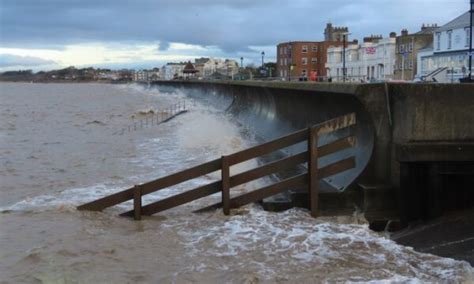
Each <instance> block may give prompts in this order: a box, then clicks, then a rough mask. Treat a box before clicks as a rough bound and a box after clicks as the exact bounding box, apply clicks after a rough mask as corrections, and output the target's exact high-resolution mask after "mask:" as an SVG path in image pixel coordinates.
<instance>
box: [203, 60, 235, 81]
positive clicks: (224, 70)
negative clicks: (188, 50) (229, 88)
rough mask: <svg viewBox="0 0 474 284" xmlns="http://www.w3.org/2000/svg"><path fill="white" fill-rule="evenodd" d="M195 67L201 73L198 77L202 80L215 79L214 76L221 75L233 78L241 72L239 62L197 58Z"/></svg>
mask: <svg viewBox="0 0 474 284" xmlns="http://www.w3.org/2000/svg"><path fill="white" fill-rule="evenodd" d="M194 66H195V67H196V69H197V70H198V71H199V73H198V75H197V76H198V77H199V78H202V79H206V78H210V77H213V74H214V75H215V73H217V74H221V75H224V76H228V77H232V76H233V75H234V74H237V73H238V72H239V65H238V64H237V61H235V60H232V59H220V58H206V57H201V58H196V59H195V63H194Z"/></svg>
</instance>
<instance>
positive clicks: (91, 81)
mask: <svg viewBox="0 0 474 284" xmlns="http://www.w3.org/2000/svg"><path fill="white" fill-rule="evenodd" d="M0 83H42V84H48V83H76V84H77V83H79V84H88V83H99V84H130V83H133V81H112V80H98V81H96V80H77V81H74V80H1V79H0Z"/></svg>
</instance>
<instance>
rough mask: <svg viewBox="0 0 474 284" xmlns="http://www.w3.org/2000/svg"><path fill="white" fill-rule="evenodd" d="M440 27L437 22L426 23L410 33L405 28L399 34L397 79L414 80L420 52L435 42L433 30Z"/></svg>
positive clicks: (396, 60)
mask: <svg viewBox="0 0 474 284" xmlns="http://www.w3.org/2000/svg"><path fill="white" fill-rule="evenodd" d="M437 28H438V26H437V25H436V24H434V25H425V24H423V26H422V27H421V30H420V31H418V32H416V33H414V34H409V33H408V30H406V29H403V30H402V32H401V35H400V36H397V42H396V59H395V74H394V79H395V80H405V81H412V80H414V79H415V77H416V74H417V71H418V63H417V57H418V52H419V51H420V50H422V49H424V48H427V47H429V46H430V45H432V44H433V32H434V31H435V30H436V29H437Z"/></svg>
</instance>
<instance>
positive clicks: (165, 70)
mask: <svg viewBox="0 0 474 284" xmlns="http://www.w3.org/2000/svg"><path fill="white" fill-rule="evenodd" d="M184 66H186V64H185V63H166V65H164V66H163V67H161V69H160V78H161V79H163V80H173V79H176V78H183V77H184V75H183V69H184Z"/></svg>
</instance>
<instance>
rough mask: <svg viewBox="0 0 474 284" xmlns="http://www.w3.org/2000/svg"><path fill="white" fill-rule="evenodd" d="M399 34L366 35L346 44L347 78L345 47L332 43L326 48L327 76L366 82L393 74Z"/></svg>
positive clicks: (339, 80)
mask: <svg viewBox="0 0 474 284" xmlns="http://www.w3.org/2000/svg"><path fill="white" fill-rule="evenodd" d="M395 42H396V34H395V33H393V32H392V33H390V36H389V37H388V38H383V37H382V36H381V35H377V36H375V35H372V36H370V37H365V38H364V41H363V43H362V44H359V43H358V41H356V40H354V41H352V42H350V43H348V44H347V46H346V48H345V59H346V60H345V61H346V77H345V78H344V76H343V75H344V72H343V67H344V62H343V54H344V48H343V47H342V46H332V47H330V48H329V49H328V51H327V56H328V61H327V63H326V69H327V76H328V77H329V78H330V79H331V81H336V82H342V81H345V80H347V81H349V82H367V81H373V80H378V81H385V80H390V79H392V78H393V74H394V66H395Z"/></svg>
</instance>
